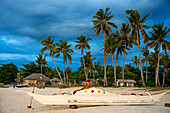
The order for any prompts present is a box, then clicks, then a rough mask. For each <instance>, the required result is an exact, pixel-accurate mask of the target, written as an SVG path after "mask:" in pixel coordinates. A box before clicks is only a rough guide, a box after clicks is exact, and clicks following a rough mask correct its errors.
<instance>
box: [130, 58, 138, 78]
mask: <svg viewBox="0 0 170 113" xmlns="http://www.w3.org/2000/svg"><path fill="white" fill-rule="evenodd" d="M131 61H132V62H133V63H132V64H133V65H135V68H137V65H139V58H138V57H137V56H134V57H133V58H132V60H131ZM135 76H136V69H135Z"/></svg>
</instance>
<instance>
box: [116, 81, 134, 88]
mask: <svg viewBox="0 0 170 113" xmlns="http://www.w3.org/2000/svg"><path fill="white" fill-rule="evenodd" d="M124 83H125V86H129V87H134V86H135V83H136V81H135V80H132V79H124ZM117 86H123V79H117Z"/></svg>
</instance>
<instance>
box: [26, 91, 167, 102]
mask: <svg viewBox="0 0 170 113" xmlns="http://www.w3.org/2000/svg"><path fill="white" fill-rule="evenodd" d="M92 90H93V91H94V92H93V93H92V92H91V91H92ZM98 91H100V92H105V93H98ZM26 93H27V94H29V95H30V96H32V97H33V98H34V99H35V100H37V101H38V102H40V103H41V104H45V105H114V104H153V103H154V102H156V101H159V98H160V97H161V96H163V95H164V94H165V93H161V94H157V95H153V96H151V95H150V96H149V95H146V96H140V95H120V94H112V93H109V92H106V91H103V90H100V89H97V88H90V89H84V90H80V91H77V92H76V93H75V94H74V95H73V94H72V95H68V94H64V95H40V94H34V93H29V92H26Z"/></svg>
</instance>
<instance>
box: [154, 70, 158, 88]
mask: <svg viewBox="0 0 170 113" xmlns="http://www.w3.org/2000/svg"><path fill="white" fill-rule="evenodd" d="M157 82H158V79H157V67H155V87H157Z"/></svg>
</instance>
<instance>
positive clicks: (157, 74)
mask: <svg viewBox="0 0 170 113" xmlns="http://www.w3.org/2000/svg"><path fill="white" fill-rule="evenodd" d="M160 50H161V44H160V43H159V50H158V65H157V73H156V76H157V80H158V85H159V86H160V82H159V61H160Z"/></svg>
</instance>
